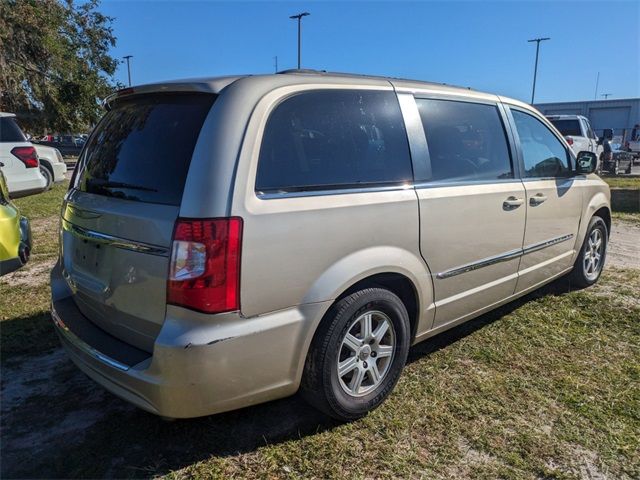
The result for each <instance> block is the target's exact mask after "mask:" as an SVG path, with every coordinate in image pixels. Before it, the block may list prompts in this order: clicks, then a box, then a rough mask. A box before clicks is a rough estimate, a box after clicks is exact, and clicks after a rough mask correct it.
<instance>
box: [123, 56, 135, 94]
mask: <svg viewBox="0 0 640 480" xmlns="http://www.w3.org/2000/svg"><path fill="white" fill-rule="evenodd" d="M122 58H124V59H125V60H126V61H127V74H128V75H129V86H131V66H130V65H129V59H130V58H133V55H125V56H124V57H122Z"/></svg>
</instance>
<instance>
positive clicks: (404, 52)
mask: <svg viewBox="0 0 640 480" xmlns="http://www.w3.org/2000/svg"><path fill="white" fill-rule="evenodd" d="M100 8H101V10H102V11H103V12H104V13H106V14H107V15H110V16H113V17H115V20H114V31H115V34H116V36H117V37H118V43H117V46H116V48H115V49H114V50H113V54H114V55H116V56H118V57H121V56H123V55H127V54H130V55H133V56H134V58H133V59H132V77H133V78H132V81H133V83H134V84H141V83H149V82H154V81H158V80H167V79H176V78H186V77H197V76H215V75H225V74H237V73H269V72H273V71H274V57H275V56H276V55H277V56H278V67H279V69H281V70H282V69H286V68H294V67H295V65H296V22H295V21H293V20H290V19H289V18H288V17H289V15H292V14H294V13H298V12H301V11H308V12H310V13H311V15H310V16H309V17H306V18H304V19H303V42H302V43H303V45H302V66H303V67H306V68H315V69H323V70H329V71H339V72H356V73H370V74H380V75H389V76H395V77H405V78H413V79H418V80H428V81H436V82H444V83H450V84H455V85H461V86H465V87H472V88H475V89H479V90H485V91H489V92H492V93H498V94H502V95H507V96H510V97H515V98H518V99H521V100H525V101H530V99H531V84H532V77H533V64H534V59H535V43H527V40H528V39H531V38H535V37H551V40H549V41H547V42H543V43H542V44H541V48H540V62H539V67H538V83H537V87H536V103H538V102H551V101H569V100H591V99H593V98H594V94H595V87H596V76H597V74H598V72H600V81H599V87H598V94H599V95H598V97H599V98H602V97H600V94H603V93H610V94H611V97H610V98H626V97H638V96H640V66H639V64H640V2H638V1H628V2H614V1H607V2H605V1H600V2H586V1H582V2H579V1H562V2H537V1H522V2H520V1H502V2H455V1H449V2H400V1H398V2H356V1H352V2H319V1H318V2H310V1H305V2H242V1H235V2H216V1H207V2H188V1H176V0H174V1H163V2H158V1H141V2H135V1H127V2H124V1H122V2H120V1H104V3H103V4H102V6H101V7H100ZM117 77H118V79H119V80H120V81H122V82H123V83H125V84H126V82H127V80H126V78H127V73H126V66H125V65H121V66H120V69H119V70H118V73H117Z"/></svg>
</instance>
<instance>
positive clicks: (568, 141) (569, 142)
mask: <svg viewBox="0 0 640 480" xmlns="http://www.w3.org/2000/svg"><path fill="white" fill-rule="evenodd" d="M564 138H565V140H566V141H567V143H568V144H569V145H573V138H572V137H564Z"/></svg>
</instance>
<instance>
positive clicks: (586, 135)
mask: <svg viewBox="0 0 640 480" xmlns="http://www.w3.org/2000/svg"><path fill="white" fill-rule="evenodd" d="M547 118H548V119H549V121H551V123H553V125H554V126H555V127H556V128H557V129H558V131H559V132H560V133H561V134H562V136H563V137H564V138H565V139H566V140H567V143H569V145H570V146H571V149H572V150H573V151H574V152H575V153H576V155H577V154H578V152H582V151H586V152H593V153H595V154H596V155H597V156H598V158H600V154H601V153H602V146H601V145H598V137H597V136H596V134H595V133H594V131H593V129H592V128H591V124H590V123H589V119H588V118H587V117H583V116H582V115H547Z"/></svg>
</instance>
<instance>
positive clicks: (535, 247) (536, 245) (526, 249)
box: [522, 233, 573, 255]
mask: <svg viewBox="0 0 640 480" xmlns="http://www.w3.org/2000/svg"><path fill="white" fill-rule="evenodd" d="M572 238H573V233H570V234H568V235H562V236H561V237H556V238H552V239H551V240H545V241H544V242H540V243H534V244H533V245H529V246H528V247H524V248H523V249H522V254H523V255H526V254H527V253H532V252H537V251H538V250H542V249H543V248H547V247H550V246H551V245H556V244H558V243H562V242H566V241H567V240H571V239H572Z"/></svg>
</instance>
